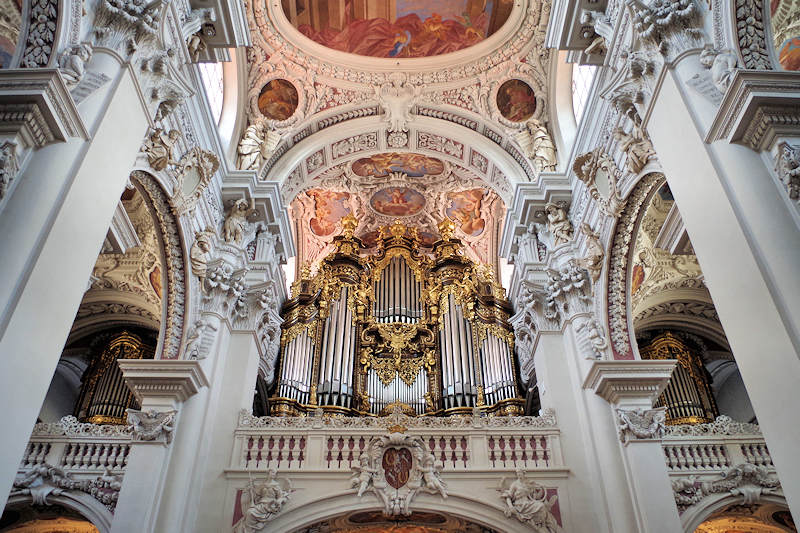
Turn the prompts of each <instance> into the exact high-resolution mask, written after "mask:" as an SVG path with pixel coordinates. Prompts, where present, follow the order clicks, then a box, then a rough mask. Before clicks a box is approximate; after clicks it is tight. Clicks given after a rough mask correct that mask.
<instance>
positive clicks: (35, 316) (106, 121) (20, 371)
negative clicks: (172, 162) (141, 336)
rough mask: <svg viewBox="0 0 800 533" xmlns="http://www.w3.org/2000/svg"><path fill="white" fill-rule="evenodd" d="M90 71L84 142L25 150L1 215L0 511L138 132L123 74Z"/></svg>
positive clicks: (99, 57) (133, 96) (134, 102)
mask: <svg viewBox="0 0 800 533" xmlns="http://www.w3.org/2000/svg"><path fill="white" fill-rule="evenodd" d="M89 68H91V69H93V70H94V71H96V72H103V73H105V74H106V75H107V76H109V77H110V78H111V80H110V81H109V82H108V83H107V84H106V85H105V86H104V87H102V88H101V89H99V90H98V91H97V92H96V93H95V94H93V95H91V96H90V97H89V99H88V100H87V101H85V102H84V104H82V107H81V112H82V114H83V119H84V122H85V123H87V124H88V125H89V132H90V134H91V140H88V141H84V140H77V139H76V140H70V141H68V142H64V143H59V144H51V145H49V146H46V147H44V148H41V149H39V150H38V151H36V152H34V153H33V154H32V156H31V159H30V161H29V162H28V164H27V166H26V167H25V169H24V170H23V172H22V173H21V175H19V176H17V178H16V181H17V183H16V186H15V188H14V189H13V190H12V191H11V196H10V198H8V199H7V201H6V203H5V205H4V208H3V210H2V212H0V250H2V253H0V272H3V275H2V276H0V302H2V305H3V307H2V308H0V354H2V357H0V405H4V406H14V408H13V409H10V408H7V409H4V410H3V411H2V414H0V425H2V427H3V432H2V435H0V449H1V450H3V454H2V458H1V459H0V507H2V506H3V505H4V504H5V501H6V498H7V495H8V493H9V491H10V489H11V485H12V483H13V480H14V476H15V474H16V472H17V468H18V466H19V459H20V457H21V456H22V453H23V450H24V449H25V445H26V443H27V440H28V437H29V436H30V433H31V429H32V427H33V424H34V423H35V422H36V417H37V415H38V413H39V409H40V407H41V404H42V401H43V400H44V397H45V394H46V393H47V389H48V387H49V385H50V381H51V379H52V376H53V373H54V372H55V368H56V365H57V364H58V360H59V357H60V355H61V350H62V348H63V346H64V342H65V340H66V338H67V335H68V333H69V330H70V327H71V325H72V322H73V320H74V318H75V313H76V312H77V310H78V306H79V304H80V301H81V298H82V297H83V293H84V291H85V289H86V284H87V280H88V279H89V275H90V274H91V271H92V267H93V266H94V263H95V261H96V259H97V254H98V253H99V251H100V247H101V246H102V243H103V239H104V237H105V234H106V232H107V230H108V227H109V224H110V222H111V218H112V216H113V213H114V209H115V208H116V205H117V203H118V202H119V197H120V195H121V194H122V191H123V190H124V187H125V183H126V181H127V179H128V174H129V171H130V166H131V164H132V163H133V161H134V158H135V155H136V153H137V152H138V149H139V146H140V143H141V139H142V137H143V136H144V134H145V132H146V130H147V117H146V115H145V110H144V109H143V106H142V105H141V104H140V99H139V95H138V92H137V89H136V87H135V80H134V79H133V76H132V74H131V71H130V68H129V67H127V66H126V67H122V66H120V64H119V62H118V61H117V60H116V59H114V58H112V56H111V55H108V54H105V53H100V52H97V53H95V55H94V58H93V61H92V63H91V65H90V67H89Z"/></svg>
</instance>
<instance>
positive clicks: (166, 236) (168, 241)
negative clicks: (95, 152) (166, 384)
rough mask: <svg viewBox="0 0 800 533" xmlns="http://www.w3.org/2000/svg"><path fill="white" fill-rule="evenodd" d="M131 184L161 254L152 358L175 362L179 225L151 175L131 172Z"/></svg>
mask: <svg viewBox="0 0 800 533" xmlns="http://www.w3.org/2000/svg"><path fill="white" fill-rule="evenodd" d="M131 183H133V185H134V186H135V187H136V188H137V190H138V191H139V192H140V193H141V194H142V196H143V197H144V198H145V201H146V202H147V203H148V207H149V208H150V211H151V213H152V214H153V216H154V219H155V222H156V227H157V229H158V231H157V233H158V234H159V235H158V237H159V240H160V241H161V250H162V253H163V254H164V257H163V259H164V261H163V264H164V266H165V270H166V272H165V277H164V279H165V280H166V284H165V287H164V288H165V289H166V290H165V298H164V300H163V302H162V305H163V309H162V319H161V328H160V331H159V339H158V347H157V348H156V357H155V358H156V359H178V357H179V355H180V351H179V350H180V346H181V340H182V338H183V333H184V329H185V321H186V312H185V310H186V308H187V301H186V298H187V294H186V272H188V266H187V262H186V258H187V254H186V252H185V245H184V240H183V239H182V235H181V229H180V223H179V221H178V219H177V218H176V217H175V214H174V213H173V209H172V205H171V203H170V200H169V198H168V196H167V194H166V192H165V191H164V189H163V188H162V186H161V184H160V183H159V182H158V179H157V178H156V177H155V176H153V175H152V174H150V173H148V172H144V171H142V170H135V171H133V172H132V173H131Z"/></svg>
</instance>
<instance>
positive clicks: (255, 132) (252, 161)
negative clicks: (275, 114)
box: [237, 123, 280, 170]
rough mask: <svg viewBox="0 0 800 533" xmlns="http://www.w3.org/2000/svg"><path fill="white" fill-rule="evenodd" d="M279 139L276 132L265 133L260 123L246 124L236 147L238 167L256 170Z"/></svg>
mask: <svg viewBox="0 0 800 533" xmlns="http://www.w3.org/2000/svg"><path fill="white" fill-rule="evenodd" d="M276 137H277V140H276ZM279 140H280V135H278V134H277V133H275V132H268V133H265V132H264V125H263V124H261V123H256V124H250V125H249V126H247V129H246V130H244V135H242V140H241V141H239V148H238V149H237V150H238V152H239V168H240V169H242V170H258V168H259V167H260V166H261V163H263V162H264V160H265V159H266V158H267V157H268V156H269V154H271V153H272V151H273V150H274V149H275V146H276V145H277V144H278V143H277V141H279Z"/></svg>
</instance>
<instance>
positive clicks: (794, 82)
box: [705, 69, 800, 152]
mask: <svg viewBox="0 0 800 533" xmlns="http://www.w3.org/2000/svg"><path fill="white" fill-rule="evenodd" d="M798 99H800V72H788V71H777V70H744V69H741V70H737V71H736V72H735V73H734V76H733V80H732V81H731V85H730V87H729V88H728V91H727V92H726V93H725V96H724V98H723V99H722V103H721V104H720V106H719V110H718V111H717V116H716V117H715V118H714V122H713V123H712V124H711V127H710V128H709V130H708V134H707V135H706V138H705V141H706V142H707V143H712V142H714V141H719V140H723V139H724V140H727V141H728V142H730V143H738V144H743V145H745V146H747V147H749V148H752V149H753V150H756V151H758V152H761V151H764V150H769V149H770V148H771V147H772V145H773V144H774V143H775V141H776V139H777V138H778V137H780V136H795V135H798V134H800V108H798V106H797V100H798Z"/></svg>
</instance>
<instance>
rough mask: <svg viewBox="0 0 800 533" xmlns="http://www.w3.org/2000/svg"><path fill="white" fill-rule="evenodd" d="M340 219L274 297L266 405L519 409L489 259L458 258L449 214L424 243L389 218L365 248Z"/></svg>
mask: <svg viewBox="0 0 800 533" xmlns="http://www.w3.org/2000/svg"><path fill="white" fill-rule="evenodd" d="M342 225H343V228H344V229H343V232H342V235H340V236H338V237H335V238H334V245H335V251H334V252H333V253H331V254H330V255H328V256H327V257H326V258H325V259H323V260H322V261H321V262H320V265H319V268H318V270H317V272H316V274H315V275H314V276H312V275H311V273H310V269H308V268H304V269H303V272H302V273H301V276H300V279H299V280H298V281H296V282H295V284H294V285H293V287H292V298H291V299H290V300H288V301H287V302H286V304H285V305H284V308H283V312H282V314H283V316H284V323H283V326H282V328H283V331H282V336H281V358H280V365H279V376H278V384H277V388H276V392H275V395H274V396H273V397H272V398H271V399H270V406H271V410H272V414H273V415H298V414H301V413H305V412H308V411H310V410H314V409H317V408H322V409H323V410H324V411H326V412H330V413H340V414H348V415H354V414H361V415H381V414H385V413H386V412H388V410H389V409H390V408H391V407H393V406H396V405H399V406H401V408H402V409H403V410H404V411H405V412H406V413H408V414H416V415H450V414H459V413H472V411H473V409H474V408H475V407H478V408H480V409H482V410H484V411H486V412H488V413H492V414H501V415H511V414H521V413H522V407H523V400H522V399H520V398H519V397H518V394H517V385H516V369H515V365H514V355H513V354H514V336H513V332H512V329H511V326H510V325H509V323H508V318H509V316H510V314H511V307H510V305H509V303H508V301H506V299H505V295H504V291H503V289H502V287H500V286H499V284H498V283H496V282H495V280H494V276H493V273H492V271H491V269H490V268H489V267H486V266H483V265H479V264H476V263H474V262H472V261H470V260H469V259H467V258H466V257H465V256H464V253H463V248H462V246H463V245H462V243H461V242H460V241H459V240H457V239H455V238H453V231H454V229H455V225H454V224H453V222H452V221H450V220H445V221H444V222H442V224H440V226H439V229H440V232H441V239H440V240H439V241H437V242H436V243H435V244H434V245H433V249H432V250H431V252H430V253H424V252H423V251H422V246H421V241H420V238H419V234H418V231H417V229H416V228H408V227H406V226H405V225H403V224H402V223H400V222H397V221H396V222H395V223H394V224H392V225H391V226H388V227H384V228H381V230H380V232H379V236H378V239H377V244H376V247H375V249H374V253H372V254H371V255H365V249H364V247H363V245H362V243H361V241H360V240H359V239H358V238H357V237H355V236H354V235H355V229H356V227H357V225H358V222H357V221H356V219H355V218H354V217H352V216H348V217H345V218H344V219H342Z"/></svg>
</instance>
